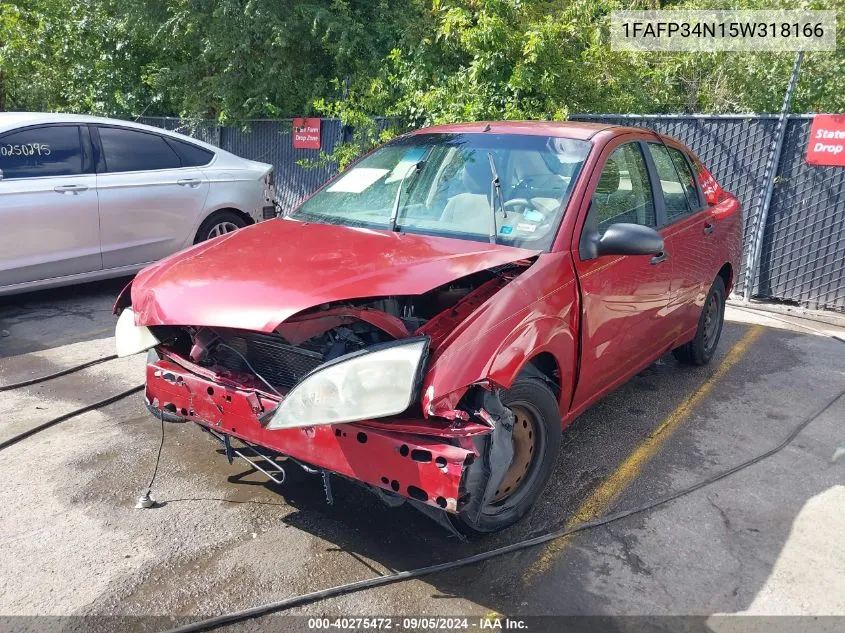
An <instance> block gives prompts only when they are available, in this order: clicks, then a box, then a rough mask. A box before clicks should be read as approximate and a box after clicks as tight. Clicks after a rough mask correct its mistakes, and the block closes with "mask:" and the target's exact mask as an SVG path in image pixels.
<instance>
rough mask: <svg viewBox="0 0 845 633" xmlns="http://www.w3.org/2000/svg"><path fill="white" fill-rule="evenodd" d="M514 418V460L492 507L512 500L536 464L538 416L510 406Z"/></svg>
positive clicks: (518, 407) (527, 409) (528, 409)
mask: <svg viewBox="0 0 845 633" xmlns="http://www.w3.org/2000/svg"><path fill="white" fill-rule="evenodd" d="M509 408H510V410H511V412H512V413H513V416H514V426H513V435H512V436H511V440H512V442H513V460H512V461H511V465H510V466H509V467H508V470H507V472H505V476H504V477H503V478H502V482H501V483H500V484H499V488H498V489H497V490H496V494H495V496H494V497H493V499H492V500H491V501H490V503H491V504H492V505H500V504H503V503H505V502H507V501H508V500H509V499H512V498H513V497H514V496H516V494H517V493H518V492H519V491H520V490H521V489H522V487H523V485H524V484H525V482H526V481H527V480H528V479H530V474H531V466H532V465H533V464H534V461H535V460H534V454H535V452H536V450H537V444H538V442H539V439H538V435H537V428H538V425H539V421H538V419H537V415H536V414H535V413H534V412H533V411H532V410H531V409H530V408H528V407H526V406H524V405H519V404H515V405H511V406H509Z"/></svg>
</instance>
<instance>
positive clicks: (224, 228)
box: [194, 211, 247, 244]
mask: <svg viewBox="0 0 845 633" xmlns="http://www.w3.org/2000/svg"><path fill="white" fill-rule="evenodd" d="M246 225H247V221H246V220H244V219H243V218H242V217H241V216H240V215H238V214H237V213H235V212H234V211H216V212H214V213H212V214H211V215H210V216H208V217H207V218H206V219H205V221H203V223H202V224H201V225H200V228H199V230H198V231H197V235H196V237H195V238H194V244H199V243H200V242H204V241H206V240H210V239H213V238H215V237H220V236H221V235H225V234H226V233H231V232H232V231H237V230H238V229H241V228H243V227H245V226H246Z"/></svg>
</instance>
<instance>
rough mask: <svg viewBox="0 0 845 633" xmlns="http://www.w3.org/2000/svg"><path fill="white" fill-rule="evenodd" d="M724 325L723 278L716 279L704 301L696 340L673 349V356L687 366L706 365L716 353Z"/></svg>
mask: <svg viewBox="0 0 845 633" xmlns="http://www.w3.org/2000/svg"><path fill="white" fill-rule="evenodd" d="M724 323H725V282H724V281H723V280H722V278H721V277H716V281H714V282H713V285H712V286H710V292H708V293H707V298H706V299H705V300H704V307H703V308H702V310H701V316H700V317H699V319H698V329H697V330H696V332H695V338H694V339H692V340H691V341H690V342H689V343H686V344H684V345H681V346H680V347H676V348H675V349H673V350H672V354H673V355H674V356H675V358H676V359H678V361H679V362H681V363H684V364H686V365H706V364H707V363H709V362H710V360H711V359H712V358H713V354H715V352H716V347H717V346H718V344H719V337H720V336H721V335H722V326H723V325H724Z"/></svg>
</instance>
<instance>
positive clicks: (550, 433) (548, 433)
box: [449, 375, 561, 537]
mask: <svg viewBox="0 0 845 633" xmlns="http://www.w3.org/2000/svg"><path fill="white" fill-rule="evenodd" d="M500 397H501V401H502V404H503V405H505V406H507V407H509V408H513V407H515V406H516V407H522V408H523V410H525V411H529V410H530V412H531V413H532V414H533V415H534V416H535V422H534V423H533V427H534V429H535V431H536V439H535V442H536V443H535V444H534V446H535V447H536V449H537V450H534V451H533V452H532V455H533V458H532V459H531V462H530V465H529V466H528V471H527V473H526V474H525V476H524V479H523V480H522V483H521V485H520V486H519V487H518V488H516V489H515V490H514V492H513V493H512V494H511V495H509V496H507V497H505V498H504V499H503V500H501V501H500V502H498V503H492V502H491V503H488V504H487V505H486V506H485V507H483V508H482V509H481V512H480V513H479V515H478V518H477V520H474V521H472V522H470V521H469V520H468V518H467V516H466V515H464V514H462V513H458V514H450V515H449V516H450V519H451V520H452V523H453V524H454V525H455V527H456V528H457V529H458V530H459V531H460V532H462V533H463V534H465V535H466V536H468V537H477V536H481V535H484V534H490V533H492V532H497V531H499V530H503V529H504V528H506V527H509V526H511V525H513V524H514V523H516V522H517V521H519V520H520V519H521V518H522V517H524V516H525V515H526V514H527V513H528V511H529V510H530V509H531V507H532V506H533V505H534V503H535V502H536V501H537V498H538V497H539V496H540V493H542V492H543V489H544V488H545V487H546V483H548V481H549V477H550V476H551V474H552V470H553V469H554V465H555V461H556V460H557V455H558V450H559V449H560V435H561V433H560V410H559V408H558V402H557V398H555V395H554V393H553V392H552V390H551V389H549V387H548V386H547V385H546V383H545V381H544V380H542V379H539V378H534V377H528V376H525V375H523V376H520V377H519V378H517V379H516V380H515V381H514V383H513V385H511V388H510V389H508V390H507V391H503V392H502V393H501V396H500ZM477 461H478V460H476V462H477Z"/></svg>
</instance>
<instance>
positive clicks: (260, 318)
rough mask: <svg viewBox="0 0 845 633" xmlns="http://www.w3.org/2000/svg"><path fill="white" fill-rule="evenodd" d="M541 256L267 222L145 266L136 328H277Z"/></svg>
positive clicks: (135, 302) (137, 291)
mask: <svg viewBox="0 0 845 633" xmlns="http://www.w3.org/2000/svg"><path fill="white" fill-rule="evenodd" d="M537 254H539V251H531V250H526V249H520V248H512V247H509V246H498V245H495V244H485V243H481V242H472V241H467V240H457V239H451V238H445V237H432V236H426V235H401V234H399V233H393V232H389V231H376V230H371V229H361V228H350V227H344V226H336V225H330V224H310V223H305V222H298V221H294V220H285V219H280V220H270V221H268V222H263V223H261V224H257V225H255V226H251V227H248V228H245V229H241V230H239V231H236V232H234V233H230V234H228V235H225V236H223V237H221V238H218V239H216V240H212V241H210V242H204V243H202V244H198V245H196V246H194V247H192V248H189V249H187V250H185V251H182V252H180V253H176V254H175V255H172V256H170V257H168V258H166V259H163V260H161V261H159V262H157V263H155V264H153V265H151V266H148V267H147V268H145V269H144V270H142V271H141V272H140V273H138V276H137V277H136V278H135V281H134V282H133V283H132V308H133V310H134V311H135V322H136V323H137V324H138V325H203V326H210V327H229V328H240V329H245V330H255V331H262V332H272V331H273V330H274V329H275V328H276V327H277V326H278V325H279V324H280V323H281V322H282V321H284V320H286V319H288V318H289V317H291V316H293V315H294V314H296V313H298V312H301V311H302V310H306V309H308V308H312V307H314V306H318V305H321V304H323V303H329V302H333V301H343V300H350V299H358V298H364V297H384V296H389V295H418V294H423V293H425V292H428V291H429V290H432V289H434V288H436V287H438V286H441V285H443V284H446V283H449V282H450V281H454V280H456V279H459V278H461V277H465V276H467V275H470V274H473V273H476V272H480V271H482V270H485V269H488V268H492V267H495V266H501V265H503V264H508V263H511V262H515V261H518V260H521V259H526V258H528V257H533V256H535V255H537Z"/></svg>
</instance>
